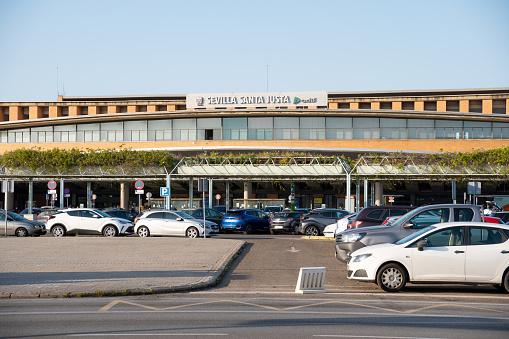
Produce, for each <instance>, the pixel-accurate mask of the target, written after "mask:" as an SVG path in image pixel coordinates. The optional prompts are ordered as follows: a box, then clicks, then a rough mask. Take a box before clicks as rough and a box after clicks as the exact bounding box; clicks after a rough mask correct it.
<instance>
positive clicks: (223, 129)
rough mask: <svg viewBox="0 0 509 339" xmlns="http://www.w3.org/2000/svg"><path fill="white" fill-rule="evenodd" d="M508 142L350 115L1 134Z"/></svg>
mask: <svg viewBox="0 0 509 339" xmlns="http://www.w3.org/2000/svg"><path fill="white" fill-rule="evenodd" d="M344 139H509V123H502V122H480V121H458V120H427V119H392V118H349V117H252V118H247V117H241V118H190V119H162V120H136V121H118V122H103V123H85V124H69V125H57V126H44V127H32V128H23V129H12V130H7V131H0V142H2V143H29V142H32V143H34V142H38V143H51V142H103V141H173V140H175V141H181V140H183V141H188V140H189V141H192V140H344Z"/></svg>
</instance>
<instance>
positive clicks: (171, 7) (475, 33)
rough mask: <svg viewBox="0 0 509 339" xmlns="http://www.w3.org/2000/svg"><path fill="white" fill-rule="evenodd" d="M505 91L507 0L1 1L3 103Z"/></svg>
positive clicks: (0, 98) (0, 81) (508, 72)
mask: <svg viewBox="0 0 509 339" xmlns="http://www.w3.org/2000/svg"><path fill="white" fill-rule="evenodd" d="M267 65H269V66H268V83H269V85H268V89H269V91H271V92H278V91H329V92H335V91H371V90H374V91H376V90H412V89H457V88H490V87H509V0H422V1H412V0H402V1H391V0H384V1H381V0H376V1H362V0H358V1H354V0H349V1H342V0H338V1H332V0H314V1H309V0H308V1H278V0H268V1H266V0H256V1H247V0H246V1H241V0H233V1H222V0H217V1H213V0H203V1H198V0H196V1H194V0H179V1H173V0H168V1H162V0H161V1H156V0H143V1H133V0H119V1H116V0H101V1H96V0H84V1H82V0H46V1H45V0H0V101H55V100H56V99H57V67H58V84H59V86H58V91H59V92H60V93H62V92H63V91H64V90H65V93H64V94H65V95H67V96H93V95H132V94H186V93H223V92H265V91H266V90H267Z"/></svg>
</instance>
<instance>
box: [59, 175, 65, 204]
mask: <svg viewBox="0 0 509 339" xmlns="http://www.w3.org/2000/svg"><path fill="white" fill-rule="evenodd" d="M60 208H64V179H63V178H62V179H60Z"/></svg>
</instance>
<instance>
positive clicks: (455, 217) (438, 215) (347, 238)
mask: <svg viewBox="0 0 509 339" xmlns="http://www.w3.org/2000/svg"><path fill="white" fill-rule="evenodd" d="M481 216H482V211H481V210H480V209H479V206H476V205H460V204H443V205H429V206H422V207H419V208H416V209H414V210H411V211H410V212H408V213H406V214H404V215H402V216H401V217H399V219H398V220H396V221H395V222H394V223H393V224H392V225H390V226H372V227H364V228H359V229H350V230H346V231H344V232H341V233H339V234H338V235H337V236H336V243H335V248H336V258H337V259H338V260H340V261H342V262H348V261H349V260H350V253H352V252H354V251H356V250H358V249H359V248H362V247H365V246H370V245H374V244H381V243H387V242H388V243H393V242H395V241H397V240H399V239H401V238H404V237H406V236H407V235H409V234H411V233H414V232H416V231H418V230H420V229H423V228H425V227H428V226H430V225H433V224H437V223H444V222H450V221H477V222H481V221H482V220H481Z"/></svg>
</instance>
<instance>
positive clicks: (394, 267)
mask: <svg viewBox="0 0 509 339" xmlns="http://www.w3.org/2000/svg"><path fill="white" fill-rule="evenodd" d="M376 282H377V284H378V286H380V287H381V288H382V290H384V291H386V292H399V291H400V290H401V289H402V288H403V287H405V285H406V282H407V277H406V272H405V270H404V269H403V268H402V267H401V266H400V265H398V264H387V265H384V266H382V268H381V269H380V270H379V271H378V274H377V276H376Z"/></svg>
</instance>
